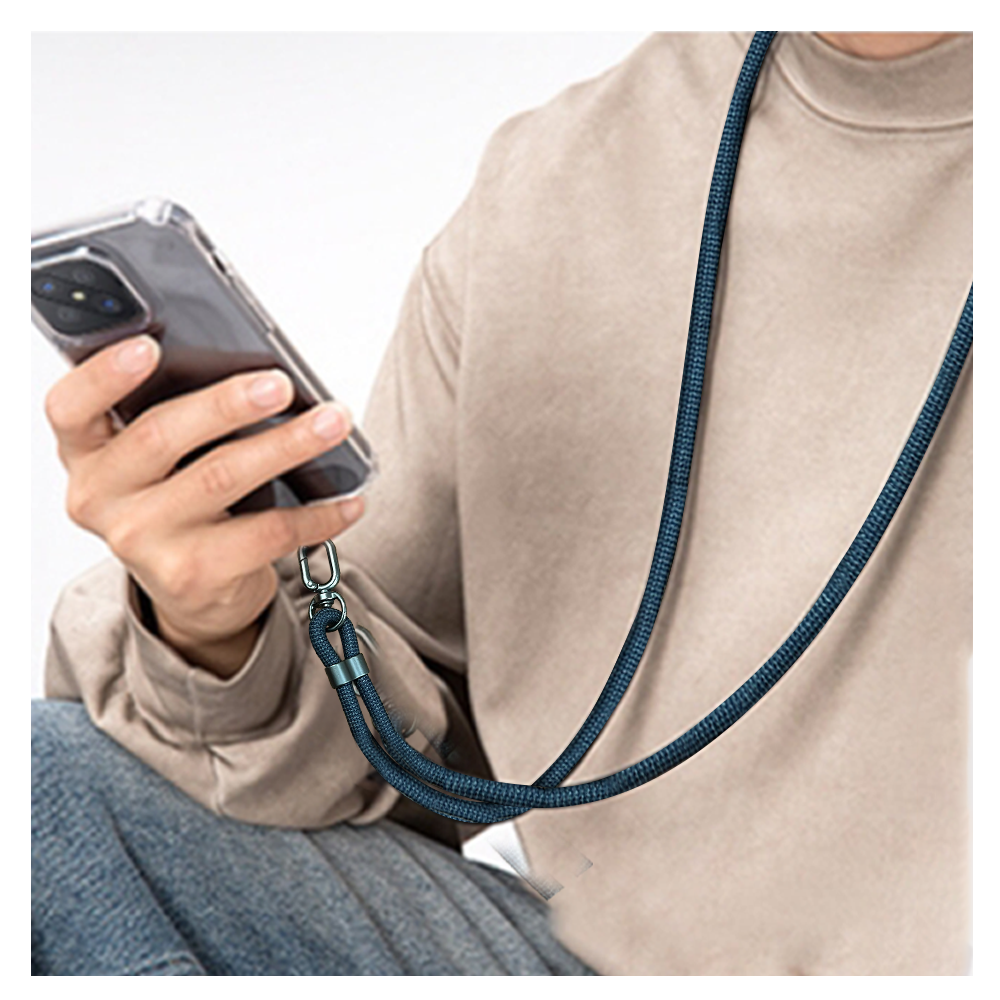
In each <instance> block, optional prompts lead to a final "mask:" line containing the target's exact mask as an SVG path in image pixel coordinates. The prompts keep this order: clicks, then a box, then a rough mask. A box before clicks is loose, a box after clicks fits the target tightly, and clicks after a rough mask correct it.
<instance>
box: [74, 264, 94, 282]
mask: <svg viewBox="0 0 1000 1000" xmlns="http://www.w3.org/2000/svg"><path fill="white" fill-rule="evenodd" d="M70 277H71V278H72V279H73V280H74V281H75V282H77V284H80V285H96V284H97V272H96V271H95V270H94V268H92V267H88V266H87V265H86V264H77V265H76V266H75V267H74V268H73V270H72V271H70Z"/></svg>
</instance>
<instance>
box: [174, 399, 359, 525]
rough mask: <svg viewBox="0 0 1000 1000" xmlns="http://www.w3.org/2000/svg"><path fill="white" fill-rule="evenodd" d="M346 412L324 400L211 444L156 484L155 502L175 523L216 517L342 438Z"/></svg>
mask: <svg viewBox="0 0 1000 1000" xmlns="http://www.w3.org/2000/svg"><path fill="white" fill-rule="evenodd" d="M350 430H351V418H350V412H349V411H348V410H347V408H346V407H345V406H343V405H342V404H340V403H323V404H321V405H319V406H316V407H314V408H313V409H312V410H309V411H308V412H307V413H303V414H300V415H299V416H297V417H294V418H292V419H290V420H288V421H286V422H285V423H282V424H280V425H279V426H277V427H272V428H271V429H269V430H266V431H261V432H260V433H259V434H254V435H253V436H252V437H249V438H244V439H242V440H238V441H233V442H229V443H227V444H222V445H219V446H218V447H216V448H213V449H212V450H211V451H210V452H209V453H208V454H207V455H204V456H202V457H201V458H199V459H198V460H197V461H195V462H192V463H191V464H190V465H188V466H185V467H184V468H183V469H180V470H178V471H177V472H176V473H175V474H174V475H172V476H171V477H170V478H169V479H167V480H166V481H165V482H164V483H163V484H162V485H161V486H158V487H157V490H156V492H157V494H158V498H157V503H158V504H161V505H163V510H164V513H165V514H166V513H168V512H169V516H170V517H171V518H172V519H173V520H174V521H175V522H176V523H179V524H180V523H188V524H194V523H198V522H204V521H216V520H218V518H219V517H220V516H221V515H222V514H223V513H224V512H225V511H226V509H227V508H228V507H230V506H232V505H233V504H234V503H236V502H237V501H238V500H240V499H242V498H243V497H245V496H246V495H247V494H248V493H250V492H251V491H252V490H254V489H256V488H257V487H258V486H262V485H263V484H264V483H267V482H269V481H270V480H272V479H274V478H275V477H276V476H280V475H281V474H282V473H283V472H287V471H288V470H290V469H294V468H296V467H297V466H299V465H302V464H303V463H304V462H307V461H309V460H310V459H313V458H316V457H317V456H318V455H321V454H323V453H324V452H325V451H328V450H329V449H330V448H333V447H334V446H335V445H337V444H339V443H340V442H341V441H343V440H344V439H345V438H346V437H347V435H348V434H349V433H350Z"/></svg>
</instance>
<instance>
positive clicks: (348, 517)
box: [340, 497, 365, 521]
mask: <svg viewBox="0 0 1000 1000" xmlns="http://www.w3.org/2000/svg"><path fill="white" fill-rule="evenodd" d="M364 509H365V502H364V500H362V498H361V497H354V498H353V499H351V500H345V501H344V502H343V503H342V504H341V505H340V515H341V517H343V519H344V520H345V521H356V520H357V519H358V518H359V517H361V512H362V511H363V510H364Z"/></svg>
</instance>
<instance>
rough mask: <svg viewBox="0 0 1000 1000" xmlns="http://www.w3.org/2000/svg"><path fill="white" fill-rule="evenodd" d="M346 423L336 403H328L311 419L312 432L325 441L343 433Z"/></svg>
mask: <svg viewBox="0 0 1000 1000" xmlns="http://www.w3.org/2000/svg"><path fill="white" fill-rule="evenodd" d="M346 423H347V421H346V420H345V419H344V414H343V413H342V412H341V410H340V407H339V406H338V405H337V404H336V403H328V404H326V405H325V406H323V407H322V409H320V411H319V413H317V414H316V416H315V417H313V422H312V425H313V430H314V431H315V432H316V433H317V434H318V435H319V436H320V437H321V438H325V439H326V440H327V441H331V440H333V438H336V437H339V436H340V435H341V434H343V432H344V427H345V426H346Z"/></svg>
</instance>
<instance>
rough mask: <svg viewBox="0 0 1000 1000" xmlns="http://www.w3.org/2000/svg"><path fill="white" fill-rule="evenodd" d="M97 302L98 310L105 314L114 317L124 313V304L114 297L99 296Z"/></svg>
mask: <svg viewBox="0 0 1000 1000" xmlns="http://www.w3.org/2000/svg"><path fill="white" fill-rule="evenodd" d="M95 302H96V303H97V308H98V309H100V310H101V312H103V313H110V314H111V315H114V314H115V313H120V312H121V311H122V304H121V303H120V302H119V301H118V299H116V298H115V297H114V296H112V295H101V296H98V297H97V298H96V299H95Z"/></svg>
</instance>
